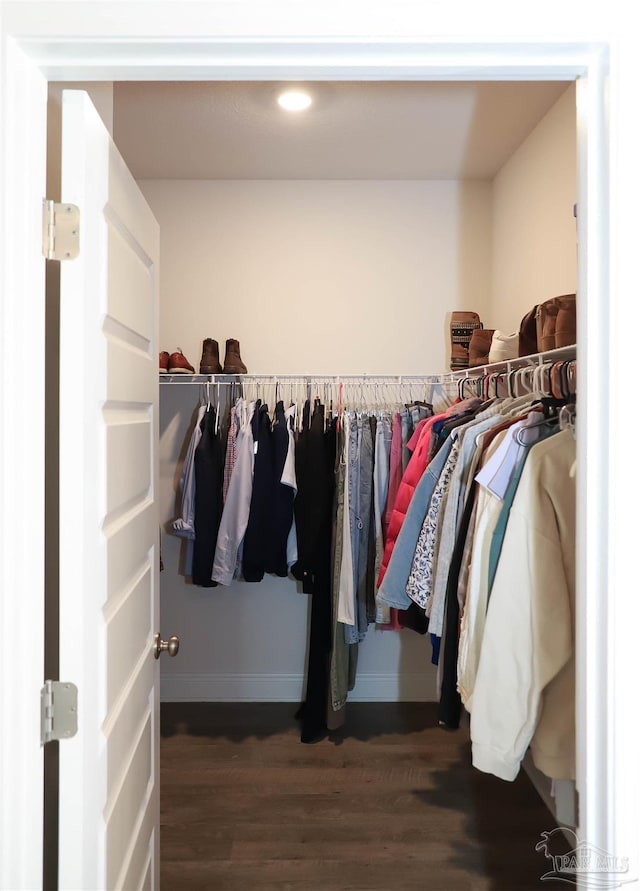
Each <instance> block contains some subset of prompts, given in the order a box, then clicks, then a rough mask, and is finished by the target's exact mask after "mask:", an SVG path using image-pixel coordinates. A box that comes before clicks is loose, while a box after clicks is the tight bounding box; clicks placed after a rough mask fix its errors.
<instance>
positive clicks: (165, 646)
mask: <svg viewBox="0 0 640 891" xmlns="http://www.w3.org/2000/svg"><path fill="white" fill-rule="evenodd" d="M153 641H154V647H153V655H154V656H155V657H156V659H159V658H160V653H165V652H166V653H168V654H169V655H170V656H175V655H176V654H177V652H178V650H179V649H180V638H179V637H176V636H175V634H174V635H173V636H172V637H170V638H169V640H162V638H161V637H160V633H159V632H156V634H155V635H154V637H153Z"/></svg>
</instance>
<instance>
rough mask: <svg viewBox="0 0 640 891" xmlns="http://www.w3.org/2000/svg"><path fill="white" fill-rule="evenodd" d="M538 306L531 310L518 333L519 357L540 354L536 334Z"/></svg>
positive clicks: (521, 323)
mask: <svg viewBox="0 0 640 891" xmlns="http://www.w3.org/2000/svg"><path fill="white" fill-rule="evenodd" d="M537 311H538V307H537V305H536V306H534V307H533V309H530V310H529V312H528V313H527V314H526V316H524V318H523V319H522V321H521V322H520V331H519V332H518V356H531V355H532V354H533V353H537V352H538V335H537V333H536V312H537Z"/></svg>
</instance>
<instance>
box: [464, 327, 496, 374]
mask: <svg viewBox="0 0 640 891" xmlns="http://www.w3.org/2000/svg"><path fill="white" fill-rule="evenodd" d="M493 333H494V332H493V329H492V328H476V330H475V331H474V332H473V333H472V334H471V340H470V341H469V367H470V368H472V367H475V366H476V365H488V364H489V350H490V349H491V339H492V337H493Z"/></svg>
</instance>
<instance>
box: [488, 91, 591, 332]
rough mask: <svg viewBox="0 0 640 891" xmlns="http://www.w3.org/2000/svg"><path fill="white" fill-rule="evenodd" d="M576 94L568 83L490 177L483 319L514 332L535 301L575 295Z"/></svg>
mask: <svg viewBox="0 0 640 891" xmlns="http://www.w3.org/2000/svg"><path fill="white" fill-rule="evenodd" d="M576 194H577V179H576V99H575V85H574V84H571V85H570V86H569V87H568V88H567V90H566V91H565V92H564V93H563V94H562V96H561V97H560V99H559V100H558V101H557V102H556V104H555V105H554V106H553V107H552V108H551V109H550V110H549V112H548V113H547V114H546V115H545V117H544V118H543V119H542V120H541V121H540V123H539V124H538V126H537V127H536V128H535V129H534V130H533V131H532V133H531V134H530V135H529V136H528V137H527V139H526V140H525V141H524V142H523V143H522V145H521V146H520V147H519V148H518V150H517V151H516V152H515V153H514V154H513V155H512V156H511V158H510V159H509V161H508V162H507V163H506V164H505V165H504V167H503V168H502V169H501V170H500V172H499V173H498V175H497V176H496V177H495V179H494V182H493V273H492V296H491V311H490V315H489V324H488V325H487V326H486V327H491V328H500V329H501V330H502V331H516V330H518V328H519V326H520V321H521V319H522V317H523V316H524V315H525V313H527V312H528V311H529V310H530V309H531V308H532V307H533V306H535V305H536V304H537V303H540V302H542V301H543V300H547V299H548V298H550V297H555V296H557V295H558V294H569V293H575V291H576V283H577V266H576V225H575V220H574V217H573V206H574V203H575V202H576Z"/></svg>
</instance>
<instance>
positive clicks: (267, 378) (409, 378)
mask: <svg viewBox="0 0 640 891" xmlns="http://www.w3.org/2000/svg"><path fill="white" fill-rule="evenodd" d="M442 379H443V376H442V374H168V373H164V374H160V375H159V381H160V383H161V384H164V385H166V384H182V385H185V384H206V383H211V384H220V385H225V386H230V385H232V384H242V383H249V382H250V381H260V382H262V383H268V382H271V383H275V382H276V381H301V382H302V381H305V382H307V381H309V382H310V381H313V382H322V383H331V384H339V383H341V382H346V383H350V382H355V383H363V384H365V385H366V384H381V383H389V384H404V383H423V382H427V383H438V382H440V381H441V380H442Z"/></svg>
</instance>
